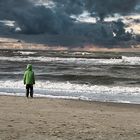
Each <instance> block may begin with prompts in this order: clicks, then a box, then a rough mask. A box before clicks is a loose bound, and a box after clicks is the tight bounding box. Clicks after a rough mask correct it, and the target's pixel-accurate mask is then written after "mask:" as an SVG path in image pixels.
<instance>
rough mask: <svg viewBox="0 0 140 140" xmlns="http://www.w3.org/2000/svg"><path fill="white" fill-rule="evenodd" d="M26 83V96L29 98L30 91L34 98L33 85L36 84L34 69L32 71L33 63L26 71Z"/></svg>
mask: <svg viewBox="0 0 140 140" xmlns="http://www.w3.org/2000/svg"><path fill="white" fill-rule="evenodd" d="M23 79H24V85H26V97H27V98H28V96H29V93H30V97H31V98H33V85H34V84H35V76H34V71H32V65H31V64H28V65H27V69H26V71H25V73H24V77H23Z"/></svg>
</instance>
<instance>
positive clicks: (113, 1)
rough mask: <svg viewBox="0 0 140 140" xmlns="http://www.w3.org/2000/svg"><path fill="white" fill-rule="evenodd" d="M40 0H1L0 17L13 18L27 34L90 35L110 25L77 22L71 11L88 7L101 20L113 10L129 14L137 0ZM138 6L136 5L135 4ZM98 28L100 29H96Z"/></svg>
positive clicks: (102, 30)
mask: <svg viewBox="0 0 140 140" xmlns="http://www.w3.org/2000/svg"><path fill="white" fill-rule="evenodd" d="M40 1H41V0H0V20H4V19H8V20H14V21H15V23H16V25H17V26H19V27H20V28H21V30H22V33H26V34H39V33H52V34H61V33H62V34H79V35H85V36H87V35H89V36H91V35H93V36H94V33H96V32H97V33H98V34H99V35H98V36H101V37H102V32H107V30H108V31H110V32H111V33H107V34H109V35H110V34H111V36H112V34H113V33H112V29H109V27H110V26H109V25H107V26H106V25H104V24H103V25H102V24H98V25H96V24H95V25H94V26H92V25H88V24H87V25H85V24H81V23H79V24H78V23H76V22H75V21H74V20H73V19H72V18H71V15H79V14H81V13H83V11H84V10H87V11H88V12H89V13H90V14H91V15H92V16H95V17H98V18H99V19H100V20H101V21H103V19H104V18H105V17H107V16H111V15H113V14H115V13H119V14H122V15H124V14H129V13H131V12H139V10H138V8H137V10H136V6H137V4H138V3H139V2H140V0H42V3H43V2H48V1H51V2H52V3H53V4H54V6H52V7H49V6H45V5H41V4H38V2H40ZM137 7H138V6H137ZM99 32H100V33H99Z"/></svg>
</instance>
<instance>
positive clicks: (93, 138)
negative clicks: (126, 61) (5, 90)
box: [0, 96, 140, 140]
mask: <svg viewBox="0 0 140 140" xmlns="http://www.w3.org/2000/svg"><path fill="white" fill-rule="evenodd" d="M0 140H140V105H131V104H117V103H100V102H87V101H78V100H64V99H50V98H49V99H48V98H34V99H27V98H25V97H14V96H0Z"/></svg>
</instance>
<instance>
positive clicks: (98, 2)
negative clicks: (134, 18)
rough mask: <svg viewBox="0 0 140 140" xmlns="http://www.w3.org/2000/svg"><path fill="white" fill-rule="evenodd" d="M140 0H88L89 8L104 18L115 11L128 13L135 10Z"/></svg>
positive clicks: (123, 13) (87, 5) (91, 11)
mask: <svg viewBox="0 0 140 140" xmlns="http://www.w3.org/2000/svg"><path fill="white" fill-rule="evenodd" d="M139 1H140V0H87V3H86V7H87V10H88V11H89V12H90V13H91V14H92V13H94V15H95V16H98V17H99V18H100V19H101V20H103V19H104V18H105V17H106V16H108V15H109V16H111V15H113V14H114V13H118V14H122V15H126V14H129V13H131V12H134V11H135V7H136V5H137V4H138V2H139Z"/></svg>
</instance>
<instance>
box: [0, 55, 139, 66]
mask: <svg viewBox="0 0 140 140" xmlns="http://www.w3.org/2000/svg"><path fill="white" fill-rule="evenodd" d="M29 53H30V52H28V54H29ZM24 55H26V53H25V54H24ZM0 60H1V61H16V62H26V61H38V62H58V63H77V64H95V65H140V57H126V56H122V58H120V59H90V58H61V57H41V56H39V57H30V56H28V57H23V56H22V57H19V56H15V57H5V56H4V57H0Z"/></svg>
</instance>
